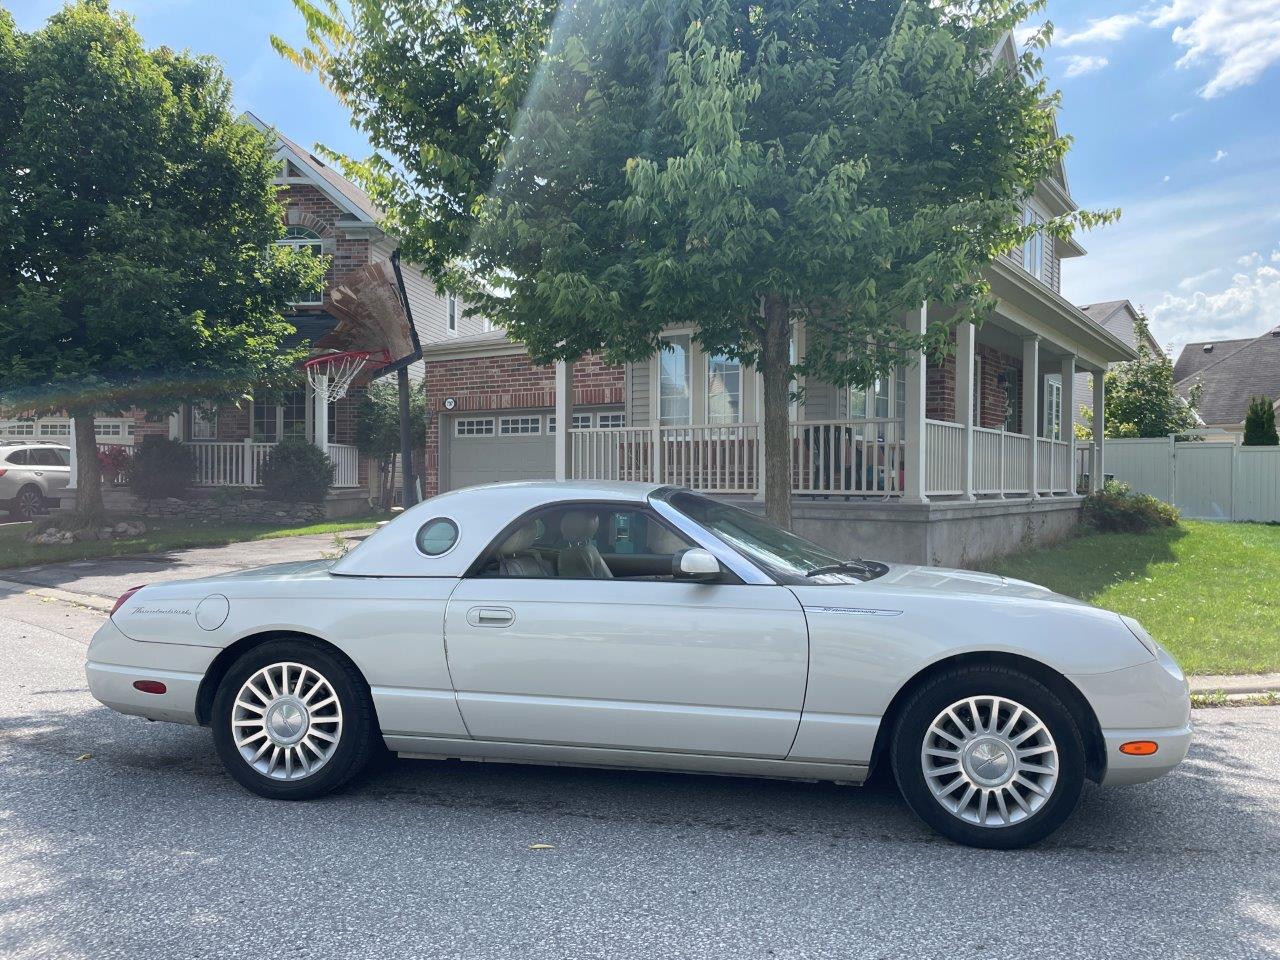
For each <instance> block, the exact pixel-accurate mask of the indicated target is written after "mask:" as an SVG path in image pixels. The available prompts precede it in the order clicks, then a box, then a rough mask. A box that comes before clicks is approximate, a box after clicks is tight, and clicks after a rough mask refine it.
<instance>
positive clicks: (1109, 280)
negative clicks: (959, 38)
mask: <svg viewBox="0 0 1280 960" xmlns="http://www.w3.org/2000/svg"><path fill="white" fill-rule="evenodd" d="M0 3H3V4H4V5H6V6H8V7H9V8H10V9H11V10H12V11H13V12H14V14H15V16H16V17H17V20H18V24H19V27H20V28H22V29H26V30H30V29H34V28H36V27H38V26H39V25H40V24H41V23H42V22H43V20H44V19H45V17H47V16H48V15H49V14H50V13H52V12H53V11H54V10H55V9H57V8H58V7H59V6H61V3H60V2H59V0H0ZM115 6H116V7H117V8H118V9H121V10H125V11H127V12H129V13H132V14H133V15H134V16H135V17H136V19H137V25H138V28H139V30H140V31H141V33H142V35H143V36H144V37H145V39H146V41H147V42H148V43H149V44H151V45H157V46H158V45H160V44H168V45H170V46H173V47H179V48H181V47H188V48H191V49H193V50H196V51H198V52H202V53H212V54H215V55H216V56H218V57H219V58H221V59H222V61H223V63H224V64H225V65H226V68H227V73H228V75H229V76H230V78H231V80H232V82H233V84H234V87H235V96H236V101H237V103H238V105H239V106H240V107H242V108H245V109H248V110H252V111H253V112H255V113H256V114H258V115H259V116H260V117H262V119H264V120H265V121H267V122H268V123H273V124H276V125H278V126H280V127H281V129H282V130H284V131H285V132H286V133H288V134H289V135H290V136H291V137H293V138H294V139H295V140H297V141H299V142H300V143H304V144H313V143H315V142H317V141H319V142H323V143H324V144H326V145H327V146H330V147H333V148H335V149H338V150H342V151H346V152H351V153H356V154H360V153H362V152H364V150H365V143H364V141H363V139H362V138H361V137H360V135H359V134H357V133H356V132H355V131H353V130H352V129H351V128H350V126H349V124H348V121H347V116H346V114H345V112H344V111H343V110H342V108H341V107H340V106H339V105H338V104H337V103H336V102H335V101H334V99H333V98H332V97H331V96H330V95H329V94H328V93H327V92H326V91H325V90H323V89H322V88H321V87H320V85H319V84H318V83H317V82H316V81H315V79H314V78H312V77H308V76H306V75H304V74H302V73H301V72H299V71H298V70H297V69H295V68H294V67H293V66H291V65H289V64H287V63H285V62H284V61H282V60H281V59H280V58H279V57H278V56H277V55H276V54H275V53H274V51H272V49H271V47H270V45H269V43H268V37H269V35H270V34H271V33H273V32H275V33H279V34H281V35H283V36H285V37H288V38H291V39H296V38H297V37H298V35H299V33H300V31H299V21H298V18H297V15H296V14H295V13H294V11H293V8H292V6H291V5H290V3H289V2H288V0H217V2H209V0H117V2H116V4H115ZM1047 17H1048V19H1050V20H1052V21H1053V22H1054V24H1055V26H1056V37H1055V41H1054V46H1053V48H1052V49H1051V50H1050V52H1049V54H1048V57H1047V61H1048V65H1049V73H1050V77H1051V80H1052V81H1053V82H1054V83H1055V84H1056V85H1057V86H1059V87H1060V88H1061V89H1062V92H1063V111H1062V116H1061V118H1060V124H1061V128H1062V130H1063V132H1065V133H1069V134H1071V135H1072V136H1074V137H1075V140H1076V145H1075V148H1074V150H1073V151H1072V154H1071V156H1070V157H1069V158H1068V161H1067V174H1068V178H1069V180H1070V185H1071V189H1072V192H1073V194H1074V195H1075V198H1076V200H1077V202H1079V203H1080V205H1081V206H1084V207H1092V208H1099V209H1100V208H1110V207H1120V208H1121V209H1122V210H1123V212H1124V216H1123V218H1122V219H1121V221H1120V223H1119V224H1117V225H1115V226H1112V227H1108V228H1105V229H1103V230H1099V231H1095V232H1092V233H1089V234H1085V235H1084V236H1082V237H1081V239H1082V241H1083V243H1084V246H1085V248H1086V249H1087V250H1088V251H1089V255H1088V256H1087V257H1085V258H1083V259H1080V260H1075V261H1069V262H1068V263H1067V264H1066V265H1065V268H1064V279H1063V292H1064V294H1066V296H1068V297H1069V298H1070V299H1072V300H1074V301H1075V302H1077V303H1089V302H1093V301H1096V300H1112V299H1121V298H1126V297H1127V298H1129V299H1131V300H1133V301H1134V302H1135V303H1138V304H1141V305H1143V306H1145V307H1146V308H1147V310H1148V312H1149V313H1150V314H1151V316H1152V319H1153V323H1154V328H1155V332H1156V336H1157V337H1158V339H1159V340H1160V342H1161V343H1163V344H1166V345H1168V346H1171V347H1173V348H1174V350H1175V352H1176V349H1177V348H1178V347H1180V346H1181V344H1183V343H1185V342H1187V341H1189V340H1199V339H1213V338H1226V337H1242V336H1251V335H1256V334H1258V333H1261V332H1263V331H1264V330H1266V329H1269V328H1270V327H1273V326H1276V325H1277V324H1280V108H1278V107H1277V104H1280V0H1155V2H1152V3H1141V2H1132V0H1119V2H1116V0H1051V3H1050V7H1049V9H1048V12H1047Z"/></svg>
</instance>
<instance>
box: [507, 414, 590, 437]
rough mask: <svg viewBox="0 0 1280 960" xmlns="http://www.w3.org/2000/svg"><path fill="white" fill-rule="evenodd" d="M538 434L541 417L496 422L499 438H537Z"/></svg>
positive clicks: (515, 418)
mask: <svg viewBox="0 0 1280 960" xmlns="http://www.w3.org/2000/svg"><path fill="white" fill-rule="evenodd" d="M575 419H576V418H575ZM575 426H576V425H575ZM540 433H542V417H502V418H501V419H500V420H499V421H498V434H499V435H500V436H504V437H520V436H537V435H538V434H540Z"/></svg>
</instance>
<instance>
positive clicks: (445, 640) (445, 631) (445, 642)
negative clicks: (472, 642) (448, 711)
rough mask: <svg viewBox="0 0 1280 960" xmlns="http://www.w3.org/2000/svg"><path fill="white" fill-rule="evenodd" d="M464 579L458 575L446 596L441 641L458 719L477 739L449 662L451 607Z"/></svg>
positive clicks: (473, 737)
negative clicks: (464, 711)
mask: <svg viewBox="0 0 1280 960" xmlns="http://www.w3.org/2000/svg"><path fill="white" fill-rule="evenodd" d="M464 579H465V578H463V577H458V579H457V582H455V583H454V585H453V589H452V590H450V591H449V596H447V597H446V598H445V601H444V613H443V614H442V615H441V617H440V643H441V645H442V646H443V647H444V671H445V673H446V674H447V675H448V677H449V688H450V689H451V690H453V708H454V709H455V710H457V711H458V719H459V720H460V721H461V722H462V729H463V730H465V731H466V732H467V736H468V737H470V738H471V739H472V740H475V739H476V736H475V734H473V733H472V732H471V728H470V727H469V726H467V715H466V714H465V713H463V712H462V701H461V700H459V699H458V683H457V681H456V680H454V679H453V664H452V663H450V662H449V609H450V608H451V607H452V606H453V596H454V594H456V593H457V592H458V590H460V589H461V588H462V584H463V581H464ZM464 619H465V615H464Z"/></svg>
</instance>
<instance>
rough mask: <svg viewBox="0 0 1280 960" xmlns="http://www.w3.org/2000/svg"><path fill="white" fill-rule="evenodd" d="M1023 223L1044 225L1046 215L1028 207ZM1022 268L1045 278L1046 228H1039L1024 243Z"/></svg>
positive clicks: (1035, 225) (1039, 278) (1024, 213)
mask: <svg viewBox="0 0 1280 960" xmlns="http://www.w3.org/2000/svg"><path fill="white" fill-rule="evenodd" d="M1022 225H1023V226H1025V227H1031V226H1034V227H1037V228H1040V227H1043V225H1044V217H1042V216H1040V214H1038V213H1036V212H1035V211H1034V210H1032V209H1031V208H1030V207H1027V208H1026V210H1024V211H1023V214H1022ZM1022 269H1024V270H1026V271H1027V273H1029V274H1031V275H1032V276H1033V277H1035V278H1036V279H1037V280H1043V279H1044V230H1043V229H1037V230H1036V232H1035V234H1034V235H1033V236H1031V237H1030V238H1028V240H1027V242H1026V243H1024V244H1023V245H1022Z"/></svg>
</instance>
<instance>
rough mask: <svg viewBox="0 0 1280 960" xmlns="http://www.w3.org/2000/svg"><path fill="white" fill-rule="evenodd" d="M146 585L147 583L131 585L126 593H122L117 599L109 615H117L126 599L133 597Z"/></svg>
mask: <svg viewBox="0 0 1280 960" xmlns="http://www.w3.org/2000/svg"><path fill="white" fill-rule="evenodd" d="M145 586H146V584H145V583H140V584H138V585H137V586H136V587H130V588H129V589H128V590H126V591H125V592H124V593H122V594H120V598H119V599H118V600H117V601H116V605H115V606H114V607H112V608H111V613H110V614H109V615H110V616H113V617H114V616H115V615H116V611H117V610H119V609H120V608H121V607H123V606H124V603H125V601H126V600H128V599H129V598H130V597H132V596H133V595H134V594H135V593H137V592H138V591H139V590H141V589H142V588H143V587H145Z"/></svg>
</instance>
